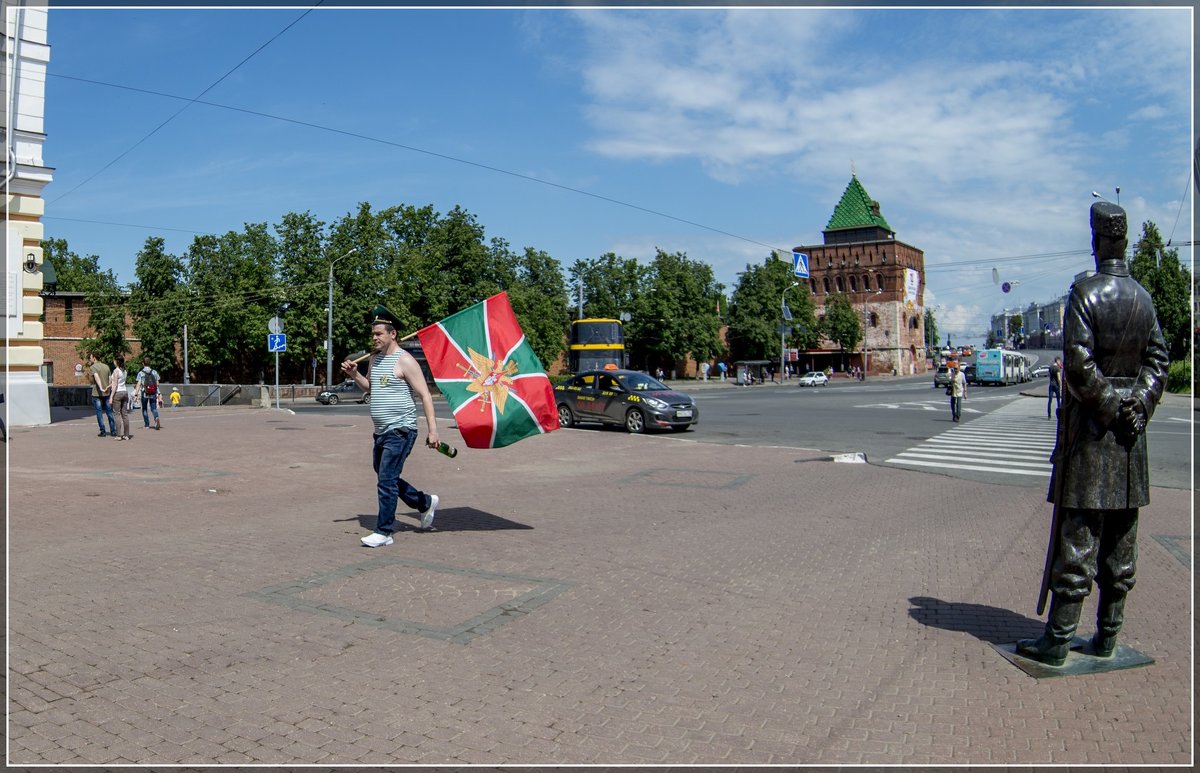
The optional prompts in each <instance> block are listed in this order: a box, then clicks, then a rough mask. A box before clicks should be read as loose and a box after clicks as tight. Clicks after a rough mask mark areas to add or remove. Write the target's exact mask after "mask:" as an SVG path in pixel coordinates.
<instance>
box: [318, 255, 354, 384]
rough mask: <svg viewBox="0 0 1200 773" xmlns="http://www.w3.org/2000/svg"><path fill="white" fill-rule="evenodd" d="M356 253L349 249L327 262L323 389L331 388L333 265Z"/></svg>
mask: <svg viewBox="0 0 1200 773" xmlns="http://www.w3.org/2000/svg"><path fill="white" fill-rule="evenodd" d="M355 252H358V248H357V247H351V248H350V251H349V252H347V253H346V254H345V255H342V256H340V257H337V258H334V259H333V260H331V261H329V305H328V306H327V307H326V308H325V314H326V316H325V388H326V389H328V388H330V387H331V386H333V264H334V263H337V262H338V261H339V260H341V259H342V258H345V257H347V256H349V255H350V254H351V253H355Z"/></svg>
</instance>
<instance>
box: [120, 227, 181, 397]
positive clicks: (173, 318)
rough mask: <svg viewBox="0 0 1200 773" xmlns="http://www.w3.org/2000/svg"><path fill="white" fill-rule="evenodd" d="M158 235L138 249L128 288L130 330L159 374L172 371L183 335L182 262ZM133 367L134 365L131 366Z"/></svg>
mask: <svg viewBox="0 0 1200 773" xmlns="http://www.w3.org/2000/svg"><path fill="white" fill-rule="evenodd" d="M164 245H165V242H164V241H163V239H162V238H161V237H158V236H152V237H149V238H148V239H146V243H145V244H144V245H143V247H142V249H141V250H140V251H138V254H137V259H136V263H135V268H134V273H135V275H136V276H137V281H136V282H134V284H133V286H132V287H130V290H129V313H130V315H131V316H132V317H133V332H134V334H135V335H137V337H138V338H139V339H140V340H141V342H142V355H143V356H144V357H149V358H150V362H151V366H152V367H154V368H155V370H158V371H159V372H160V375H163V374H167V373H169V372H170V371H174V370H175V344H176V342H177V341H178V340H180V337H181V336H182V327H183V325H182V322H181V319H182V316H183V315H182V311H181V309H180V304H181V301H182V299H183V297H184V296H182V295H181V293H180V289H181V282H182V278H183V261H181V260H180V259H179V258H177V257H175V256H174V255H170V254H168V253H167V252H166V251H165V250H164V249H163V247H164ZM131 370H136V368H134V369H131Z"/></svg>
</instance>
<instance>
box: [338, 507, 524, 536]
mask: <svg viewBox="0 0 1200 773" xmlns="http://www.w3.org/2000/svg"><path fill="white" fill-rule="evenodd" d="M418 517H419V516H416V515H415V514H400V513H397V514H396V531H419V529H418V527H417V526H416V525H415V524H409V523H406V522H405V519H406V518H413V519H416V518H418ZM335 520H342V521H351V520H357V521H358V523H359V525H361V526H362V527H363V528H364V529H368V530H370V529H374V528H375V520H376V517H375V515H374V514H371V515H363V514H359V515H357V516H354V517H352V518H340V519H335ZM532 528H533V527H532V526H529V525H527V524H524V523H517V522H516V521H510V520H508V519H507V518H502V517H500V516H498V515H493V514H492V513H486V512H484V511H483V510H476V509H475V508H473V507H439V508H438V511H437V518H435V519H434V522H433V528H432V529H430V531H431V532H432V531H500V530H502V529H532Z"/></svg>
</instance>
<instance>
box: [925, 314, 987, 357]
mask: <svg viewBox="0 0 1200 773" xmlns="http://www.w3.org/2000/svg"><path fill="white" fill-rule="evenodd" d="M989 335H991V333H990V332H989ZM937 348H938V328H937V316H936V315H935V314H934V313H933V309H925V349H926V350H927V351H929V352H930V353H933V352H936V351H937ZM988 348H989V349H990V348H991V347H990V346H989V347H988Z"/></svg>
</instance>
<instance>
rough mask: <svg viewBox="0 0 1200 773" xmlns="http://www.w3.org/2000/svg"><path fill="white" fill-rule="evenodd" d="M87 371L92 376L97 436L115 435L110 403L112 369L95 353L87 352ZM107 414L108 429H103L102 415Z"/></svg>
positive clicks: (115, 427) (115, 426) (115, 428)
mask: <svg viewBox="0 0 1200 773" xmlns="http://www.w3.org/2000/svg"><path fill="white" fill-rule="evenodd" d="M88 367H89V371H88V372H89V373H90V374H91V376H92V407H94V408H95V409H96V423H97V424H99V425H100V434H99V435H98V436H97V437H107V436H109V435H112V436H113V437H116V434H117V425H116V422H115V421H113V412H112V403H111V402H110V401H109V396H110V395H111V394H112V369H110V368H109V367H108V365H106V364H105V363H103V362H101V361H100V358H98V357H97V356H96V355H95V354H88ZM105 416H108V431H107V432H105V431H104V417H105Z"/></svg>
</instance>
